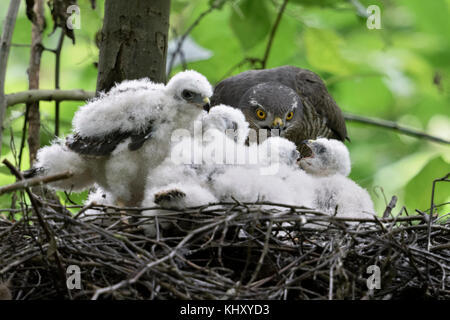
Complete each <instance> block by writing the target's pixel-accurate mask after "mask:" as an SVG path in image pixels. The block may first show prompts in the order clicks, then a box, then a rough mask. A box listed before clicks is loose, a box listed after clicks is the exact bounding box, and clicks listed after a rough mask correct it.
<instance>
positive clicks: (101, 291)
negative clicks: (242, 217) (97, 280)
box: [92, 212, 240, 300]
mask: <svg viewBox="0 0 450 320" xmlns="http://www.w3.org/2000/svg"><path fill="white" fill-rule="evenodd" d="M239 214H240V212H237V213H234V214H232V215H230V216H227V217H225V218H224V219H221V220H218V221H216V222H213V223H210V224H207V225H205V226H203V227H201V228H198V229H195V230H193V231H192V232H190V233H189V234H187V235H186V237H184V238H183V240H182V241H180V242H179V243H178V245H177V246H176V247H175V248H174V249H173V250H172V251H171V252H170V253H169V254H168V255H166V256H164V257H162V258H160V259H158V260H156V261H152V262H149V263H147V264H146V265H145V266H144V267H143V268H142V269H141V270H140V271H139V272H138V273H136V275H135V276H134V277H133V278H131V279H126V280H123V281H120V282H118V283H116V284H114V285H111V286H109V287H105V288H100V289H97V290H96V291H95V293H94V295H93V296H92V300H97V298H98V297H99V296H100V295H101V294H104V293H107V292H112V291H115V290H117V289H120V288H122V287H123V286H125V285H130V284H133V283H135V282H136V281H138V280H139V278H140V277H141V276H142V275H143V274H144V273H145V272H147V271H148V270H149V269H150V268H151V267H154V266H156V265H158V264H160V263H163V262H164V261H166V260H168V259H172V258H173V257H174V256H175V255H177V254H178V250H180V249H181V248H182V247H183V246H184V245H185V244H186V243H187V242H188V241H189V240H190V239H191V238H192V237H193V236H195V235H196V234H197V233H200V232H202V231H205V230H208V229H211V228H214V227H216V226H217V225H219V224H221V223H224V222H227V221H231V220H233V219H234V218H236V217H237V216H238V215H239Z"/></svg>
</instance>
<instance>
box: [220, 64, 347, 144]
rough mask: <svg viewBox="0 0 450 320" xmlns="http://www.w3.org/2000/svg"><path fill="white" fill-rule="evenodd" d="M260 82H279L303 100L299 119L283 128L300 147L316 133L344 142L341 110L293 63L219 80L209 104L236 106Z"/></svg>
mask: <svg viewBox="0 0 450 320" xmlns="http://www.w3.org/2000/svg"><path fill="white" fill-rule="evenodd" d="M264 82H279V83H281V84H283V85H285V86H287V87H290V88H292V89H293V90H295V91H296V92H297V94H298V95H299V97H300V99H301V100H302V103H303V116H302V117H303V118H302V120H301V121H300V122H298V123H296V125H295V126H293V127H292V128H290V129H288V130H287V131H286V134H285V137H286V138H288V139H289V140H291V141H293V142H295V144H296V145H297V146H298V147H300V145H301V142H302V141H304V140H307V139H316V138H318V137H319V136H322V137H325V138H333V139H337V140H341V141H344V140H345V139H348V137H347V129H346V126H345V120H344V117H343V114H342V111H341V109H340V108H339V107H338V105H337V104H336V102H335V101H334V99H333V98H332V97H331V95H330V94H329V93H328V90H327V88H326V86H325V84H324V82H323V81H322V80H321V79H320V77H319V76H318V75H317V74H315V73H314V72H312V71H309V70H306V69H301V68H298V67H294V66H282V67H278V68H273V69H266V70H249V71H245V72H242V73H240V74H238V75H235V76H233V77H230V78H227V79H225V80H223V81H221V82H219V83H218V84H217V85H216V87H215V89H214V94H213V96H212V98H211V105H217V104H227V105H230V106H233V107H235V108H240V105H239V101H240V99H241V97H242V96H243V95H244V93H245V92H247V90H249V89H250V88H252V87H254V86H255V85H258V84H260V83H264Z"/></svg>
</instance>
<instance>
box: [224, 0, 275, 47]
mask: <svg viewBox="0 0 450 320" xmlns="http://www.w3.org/2000/svg"><path fill="white" fill-rule="evenodd" d="M270 17H271V15H270V12H269V10H268V8H267V5H266V1H261V0H243V1H240V2H239V4H238V5H236V6H234V7H233V11H232V13H231V16H230V26H231V29H232V30H233V32H234V34H235V35H236V37H237V38H238V39H239V42H240V44H241V46H242V48H243V49H244V50H248V49H250V48H252V47H254V46H255V45H257V44H258V43H259V42H261V41H262V40H264V39H265V38H266V36H267V35H268V33H269V32H270V28H271V22H270Z"/></svg>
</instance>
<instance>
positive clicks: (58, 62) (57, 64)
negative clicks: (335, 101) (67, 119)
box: [55, 29, 65, 137]
mask: <svg viewBox="0 0 450 320" xmlns="http://www.w3.org/2000/svg"><path fill="white" fill-rule="evenodd" d="M64 37H65V33H64V30H63V29H61V35H60V36H59V41H58V46H57V47H56V50H55V89H56V90H59V82H60V81H59V78H60V70H61V49H62V46H63V43H64ZM59 103H60V101H55V136H56V137H57V136H59Z"/></svg>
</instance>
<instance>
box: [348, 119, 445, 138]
mask: <svg viewBox="0 0 450 320" xmlns="http://www.w3.org/2000/svg"><path fill="white" fill-rule="evenodd" d="M344 118H345V120H347V121H354V122H360V123H365V124H369V125H373V126H377V127H382V128H387V129H391V130H395V131H398V133H402V134H405V135H408V136H412V137H415V138H422V139H427V140H430V141H434V142H439V143H445V144H450V141H449V140H445V139H443V138H439V137H435V136H432V135H429V134H426V133H424V132H421V131H418V130H415V129H411V128H406V127H403V126H400V125H398V124H397V123H395V122H392V121H387V120H382V119H373V118H368V117H363V116H359V115H356V114H350V113H344Z"/></svg>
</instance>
